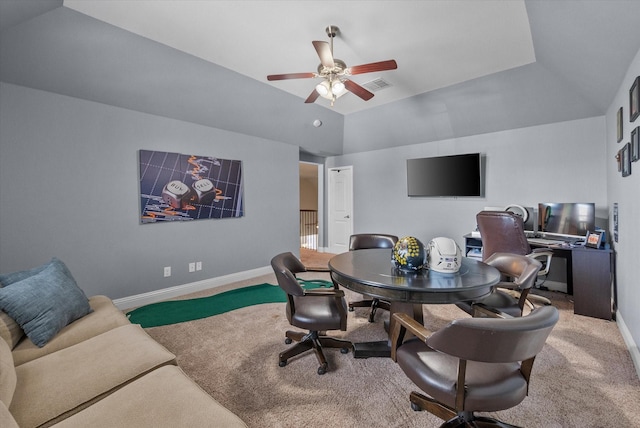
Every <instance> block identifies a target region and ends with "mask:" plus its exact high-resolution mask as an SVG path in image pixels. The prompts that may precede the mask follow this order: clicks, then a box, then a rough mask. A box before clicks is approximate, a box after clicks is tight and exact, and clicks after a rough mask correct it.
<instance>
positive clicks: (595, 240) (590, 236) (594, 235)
mask: <svg viewBox="0 0 640 428" xmlns="http://www.w3.org/2000/svg"><path fill="white" fill-rule="evenodd" d="M603 234H604V232H587V237H586V240H585V242H584V246H585V247H589V248H600V245H602V235H603Z"/></svg>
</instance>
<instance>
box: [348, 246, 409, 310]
mask: <svg viewBox="0 0 640 428" xmlns="http://www.w3.org/2000/svg"><path fill="white" fill-rule="evenodd" d="M396 242H398V237H397V236H395V235H385V234H382V233H360V234H355V235H351V236H350V237H349V251H356V250H366V249H368V248H388V249H389V250H390V251H389V260H391V249H392V248H393V246H394V245H396ZM363 307H370V308H371V311H370V312H369V322H373V319H374V317H375V316H376V310H377V309H378V308H380V309H384V310H386V311H388V310H390V309H391V304H390V303H389V302H385V301H384V300H380V299H377V298H374V299H365V300H359V301H357V302H349V311H353V310H354V308H363Z"/></svg>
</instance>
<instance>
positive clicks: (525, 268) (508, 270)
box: [456, 253, 542, 317]
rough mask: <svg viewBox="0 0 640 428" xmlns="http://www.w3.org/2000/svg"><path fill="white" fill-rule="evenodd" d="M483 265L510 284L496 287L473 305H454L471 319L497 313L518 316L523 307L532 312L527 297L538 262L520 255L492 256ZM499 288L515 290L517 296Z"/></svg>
mask: <svg viewBox="0 0 640 428" xmlns="http://www.w3.org/2000/svg"><path fill="white" fill-rule="evenodd" d="M485 263H486V264H488V265H490V266H493V267H495V268H496V269H498V270H499V271H500V273H501V274H502V276H503V277H505V278H511V281H509V282H501V283H499V284H497V285H496V287H497V288H496V289H494V291H493V293H491V294H490V295H489V296H487V297H485V298H484V299H481V300H479V301H476V302H459V303H456V306H458V307H459V308H461V309H462V310H464V311H465V312H467V313H469V314H471V315H472V316H474V317H475V316H487V315H489V316H493V315H494V314H495V313H496V312H502V313H507V314H509V315H510V316H512V317H520V316H522V314H523V312H524V307H525V305H528V306H529V309H531V310H533V305H532V304H531V303H530V302H529V301H528V300H527V297H528V296H529V290H531V287H533V284H535V282H536V278H537V277H538V272H539V271H540V268H541V267H542V264H541V263H540V262H539V261H538V260H536V259H533V258H531V257H527V256H521V255H519V254H510V253H493V254H492V255H491V256H489V258H488V259H486V260H485ZM514 287H515V288H514ZM502 288H510V289H514V290H515V291H516V292H517V294H516V296H514V295H513V293H508V292H505V291H502Z"/></svg>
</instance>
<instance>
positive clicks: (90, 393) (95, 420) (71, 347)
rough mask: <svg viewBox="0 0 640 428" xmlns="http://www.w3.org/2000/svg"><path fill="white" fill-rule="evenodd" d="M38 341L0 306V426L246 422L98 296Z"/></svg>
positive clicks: (231, 424) (233, 424) (217, 424)
mask: <svg viewBox="0 0 640 428" xmlns="http://www.w3.org/2000/svg"><path fill="white" fill-rule="evenodd" d="M89 305H90V307H91V312H90V313H89V314H87V315H84V316H82V317H81V318H79V319H77V320H75V321H73V322H71V323H70V324H68V325H67V326H66V327H64V328H63V329H62V330H60V331H59V332H58V333H57V334H56V335H55V336H54V337H53V338H52V339H51V340H49V341H48V342H47V343H46V344H45V345H44V346H42V347H39V346H36V345H34V344H33V343H32V341H31V340H30V339H29V338H28V337H26V336H24V333H21V330H20V328H19V327H18V328H16V326H15V325H13V324H12V320H11V319H10V318H9V317H7V314H5V313H3V312H1V311H0V336H2V339H0V427H3V428H5V427H7V428H8V427H20V428H29V427H46V426H54V427H109V428H113V427H129V426H131V427H181V426H189V427H191V426H198V427H246V425H245V424H244V422H242V420H240V418H238V417H237V416H236V415H234V414H233V413H232V412H231V411H229V410H228V409H226V408H225V407H223V406H222V405H220V404H219V403H218V402H216V401H215V400H214V399H213V398H212V397H211V396H209V395H208V394H207V393H206V392H204V391H203V390H202V389H201V388H200V387H199V386H198V385H197V384H196V383H195V382H193V381H192V380H191V379H190V378H188V377H187V376H186V375H185V374H184V372H183V371H182V370H181V369H180V368H179V367H177V365H176V359H175V355H173V354H172V353H171V352H169V351H168V350H167V349H165V348H164V347H163V346H161V345H160V344H159V343H157V342H156V341H154V340H153V339H152V338H151V337H150V336H149V335H148V334H147V333H146V332H145V331H144V330H143V329H142V328H141V327H140V326H139V325H135V324H131V323H130V322H129V320H128V319H127V318H126V317H125V316H124V315H123V314H122V312H120V311H119V310H118V309H117V308H116V307H115V305H114V304H113V302H112V301H111V300H110V299H109V298H107V297H105V296H95V297H92V298H90V299H89Z"/></svg>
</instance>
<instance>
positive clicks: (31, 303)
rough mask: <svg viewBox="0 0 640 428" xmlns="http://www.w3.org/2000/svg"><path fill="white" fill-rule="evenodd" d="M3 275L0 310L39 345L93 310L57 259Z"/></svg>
mask: <svg viewBox="0 0 640 428" xmlns="http://www.w3.org/2000/svg"><path fill="white" fill-rule="evenodd" d="M25 272H29V273H30V274H31V275H27V274H25ZM2 278H4V279H2ZM2 278H0V281H2V284H3V287H2V288H0V310H3V311H5V312H6V313H7V314H8V315H9V316H10V317H11V318H13V319H14V320H15V321H16V322H17V323H18V324H19V325H20V327H22V329H23V330H24V332H25V334H26V335H27V337H29V339H31V341H32V342H33V343H34V344H36V345H37V346H39V347H43V346H44V345H46V344H47V342H48V341H49V340H51V338H53V337H54V336H55V335H56V334H57V333H58V332H59V331H60V330H62V329H63V328H64V327H65V326H67V325H68V324H70V323H71V322H73V321H75V320H77V319H78V318H80V317H83V316H85V315H86V314H88V313H90V312H91V307H90V306H89V299H87V296H86V295H85V294H84V292H83V291H82V290H81V289H80V288H79V287H78V285H77V284H76V281H75V280H74V279H73V276H71V272H69V269H67V267H66V266H65V264H64V263H62V262H61V261H60V260H58V259H56V258H54V259H52V260H51V262H49V263H48V264H46V265H43V266H40V267H38V268H34V269H30V270H29V271H23V273H18V272H16V273H13V274H8V275H2ZM7 278H8V280H7ZM16 278H22V279H19V280H15V279H16ZM12 280H13V281H12Z"/></svg>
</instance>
